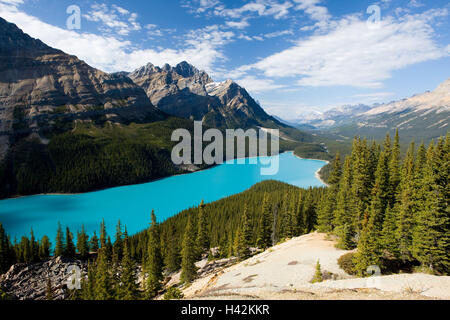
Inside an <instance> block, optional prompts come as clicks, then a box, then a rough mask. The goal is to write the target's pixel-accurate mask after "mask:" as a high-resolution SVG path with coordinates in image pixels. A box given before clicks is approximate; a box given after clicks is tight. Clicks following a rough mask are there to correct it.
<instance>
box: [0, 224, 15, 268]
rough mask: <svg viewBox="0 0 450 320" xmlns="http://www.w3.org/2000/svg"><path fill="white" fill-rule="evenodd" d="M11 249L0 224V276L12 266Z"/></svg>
mask: <svg viewBox="0 0 450 320" xmlns="http://www.w3.org/2000/svg"><path fill="white" fill-rule="evenodd" d="M13 260H14V259H13V249H12V248H11V244H10V241H9V238H8V236H7V234H6V231H5V229H4V228H3V225H2V224H1V223H0V274H3V273H4V272H6V271H8V269H9V267H10V266H11V265H12V264H13Z"/></svg>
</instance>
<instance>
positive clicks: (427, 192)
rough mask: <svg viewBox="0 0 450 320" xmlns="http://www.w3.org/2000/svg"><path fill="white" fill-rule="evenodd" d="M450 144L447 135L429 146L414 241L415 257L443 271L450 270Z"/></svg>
mask: <svg viewBox="0 0 450 320" xmlns="http://www.w3.org/2000/svg"><path fill="white" fill-rule="evenodd" d="M449 145H450V143H449V137H448V135H447V138H446V140H445V141H444V139H441V140H440V141H439V143H438V145H437V147H434V144H433V143H432V144H430V147H429V149H428V152H427V162H426V165H425V167H424V175H423V179H422V183H421V185H422V190H421V195H422V198H421V203H419V212H418V215H417V219H416V221H417V226H416V228H415V230H414V234H413V245H412V251H413V255H414V257H415V258H416V259H417V260H419V261H420V262H421V263H422V265H423V266H424V267H426V268H429V269H430V270H432V271H434V272H437V273H440V274H449V273H450V205H449V173H450V168H449V166H450V150H449Z"/></svg>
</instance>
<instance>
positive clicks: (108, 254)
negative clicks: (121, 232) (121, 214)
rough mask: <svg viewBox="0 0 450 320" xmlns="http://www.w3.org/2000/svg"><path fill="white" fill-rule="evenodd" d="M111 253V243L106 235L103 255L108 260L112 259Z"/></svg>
mask: <svg viewBox="0 0 450 320" xmlns="http://www.w3.org/2000/svg"><path fill="white" fill-rule="evenodd" d="M112 254H113V245H112V243H111V237H110V236H108V238H107V240H106V245H105V256H106V260H107V261H108V262H110V261H112Z"/></svg>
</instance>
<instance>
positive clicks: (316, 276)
mask: <svg viewBox="0 0 450 320" xmlns="http://www.w3.org/2000/svg"><path fill="white" fill-rule="evenodd" d="M311 282H312V283H318V282H323V275H322V266H321V265H320V261H319V260H317V264H316V273H315V274H314V278H313V280H312V281H311Z"/></svg>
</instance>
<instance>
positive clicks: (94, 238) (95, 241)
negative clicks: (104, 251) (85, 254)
mask: <svg viewBox="0 0 450 320" xmlns="http://www.w3.org/2000/svg"><path fill="white" fill-rule="evenodd" d="M89 249H90V250H91V252H98V249H99V244H98V237H97V233H96V232H95V231H94V235H93V236H92V238H91V240H90V241H89Z"/></svg>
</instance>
